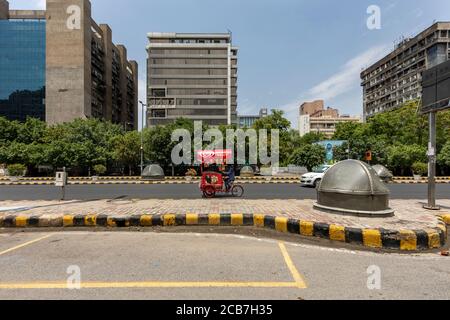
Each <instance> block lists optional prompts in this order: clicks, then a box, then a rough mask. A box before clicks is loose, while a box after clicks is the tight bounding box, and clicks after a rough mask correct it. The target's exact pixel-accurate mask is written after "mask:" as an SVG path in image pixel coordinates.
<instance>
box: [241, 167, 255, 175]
mask: <svg viewBox="0 0 450 320" xmlns="http://www.w3.org/2000/svg"><path fill="white" fill-rule="evenodd" d="M240 176H241V177H254V176H255V172H254V171H253V168H252V167H250V166H245V167H243V168H242V169H241V175H240Z"/></svg>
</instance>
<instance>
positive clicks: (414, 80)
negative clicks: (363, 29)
mask: <svg viewBox="0 0 450 320" xmlns="http://www.w3.org/2000/svg"><path fill="white" fill-rule="evenodd" d="M449 57H450V22H437V23H434V24H433V25H432V26H431V27H429V28H427V29H426V30H424V31H423V32H421V33H420V34H418V35H417V36H415V37H414V38H408V39H404V40H403V41H401V42H400V43H399V44H398V45H396V47H395V50H394V51H393V52H391V53H390V54H388V55H387V56H386V57H384V58H383V59H381V60H380V61H378V62H377V63H375V64H373V65H372V66H370V67H369V68H367V69H366V70H364V71H363V72H362V73H361V80H362V87H363V103H364V119H367V118H369V117H371V116H373V115H375V114H377V113H380V112H384V111H388V110H392V109H395V108H398V107H400V106H401V105H402V104H403V103H404V102H406V101H408V100H413V99H417V98H420V97H421V95H422V87H421V80H422V73H423V71H425V70H426V69H428V68H431V67H433V66H435V65H437V64H440V63H442V62H445V61H446V60H447V59H448V58H449Z"/></svg>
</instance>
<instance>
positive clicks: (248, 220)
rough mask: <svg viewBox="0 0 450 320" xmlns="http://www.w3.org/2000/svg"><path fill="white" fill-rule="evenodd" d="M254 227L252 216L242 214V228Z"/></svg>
mask: <svg viewBox="0 0 450 320" xmlns="http://www.w3.org/2000/svg"><path fill="white" fill-rule="evenodd" d="M253 225H254V221H253V215H252V214H244V226H247V227H250V226H253Z"/></svg>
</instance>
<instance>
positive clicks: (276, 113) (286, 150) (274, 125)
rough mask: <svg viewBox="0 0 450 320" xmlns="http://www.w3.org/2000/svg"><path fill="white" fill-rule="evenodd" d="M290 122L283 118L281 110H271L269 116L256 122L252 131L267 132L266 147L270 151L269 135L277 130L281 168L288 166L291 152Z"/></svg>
mask: <svg viewBox="0 0 450 320" xmlns="http://www.w3.org/2000/svg"><path fill="white" fill-rule="evenodd" d="M290 127H291V122H290V121H289V120H288V119H286V118H285V117H284V112H283V111H281V110H272V114H271V115H270V116H267V117H264V118H261V119H259V120H257V121H256V122H255V123H254V125H253V129H255V130H257V131H258V132H259V130H263V129H266V130H267V136H268V140H269V141H267V145H268V148H269V151H270V152H271V150H270V147H271V144H272V140H271V133H272V130H279V133H280V146H279V150H280V164H281V165H282V166H285V165H288V164H289V156H290V154H291V152H292V139H291V137H292V134H291V133H290Z"/></svg>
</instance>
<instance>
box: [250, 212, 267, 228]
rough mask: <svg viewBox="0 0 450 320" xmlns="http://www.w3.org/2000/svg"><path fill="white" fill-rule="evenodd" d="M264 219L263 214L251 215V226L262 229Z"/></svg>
mask: <svg viewBox="0 0 450 320" xmlns="http://www.w3.org/2000/svg"><path fill="white" fill-rule="evenodd" d="M264 218H265V215H263V214H255V215H253V225H254V226H255V227H258V228H264Z"/></svg>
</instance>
